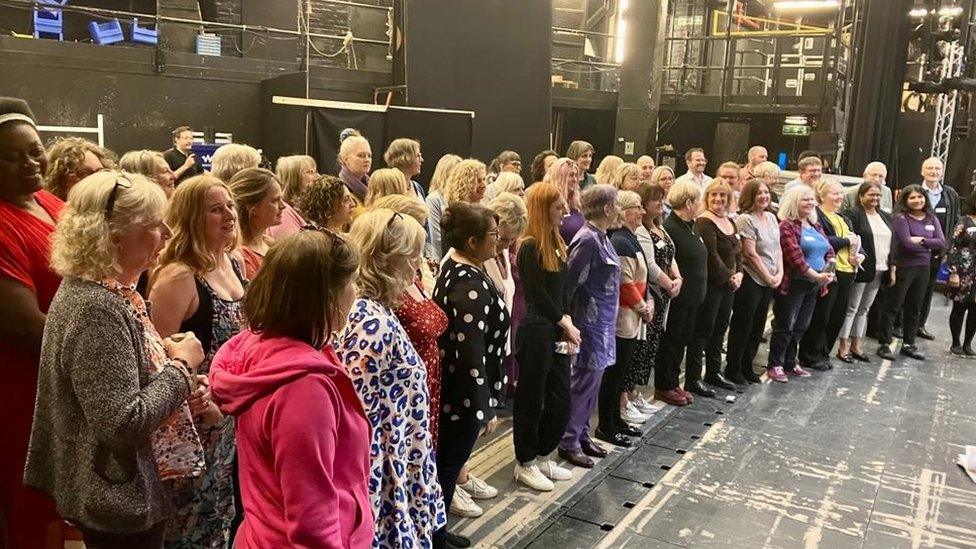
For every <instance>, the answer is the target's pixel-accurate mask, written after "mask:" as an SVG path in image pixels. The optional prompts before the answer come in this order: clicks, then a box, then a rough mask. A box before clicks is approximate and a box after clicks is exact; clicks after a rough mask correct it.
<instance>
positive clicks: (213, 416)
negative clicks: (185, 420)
mask: <svg viewBox="0 0 976 549" xmlns="http://www.w3.org/2000/svg"><path fill="white" fill-rule="evenodd" d="M199 417H200V421H201V422H202V423H203V424H204V425H215V424H216V423H217V422H218V421H220V420H221V419H224V414H222V413H220V408H217V404H215V403H214V401H212V400H211V401H210V402H209V403H207V407H206V408H205V409H204V410H203V411H202V412H200V416H199Z"/></svg>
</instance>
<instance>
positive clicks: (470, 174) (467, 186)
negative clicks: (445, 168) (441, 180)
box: [443, 158, 487, 204]
mask: <svg viewBox="0 0 976 549" xmlns="http://www.w3.org/2000/svg"><path fill="white" fill-rule="evenodd" d="M486 175H487V169H486V168H485V165H484V163H483V162H481V161H480V160H475V159H474V158H467V159H465V160H462V161H461V162H459V163H458V165H457V167H455V168H454V171H452V172H451V178H450V179H448V180H447V185H446V186H445V187H444V191H443V192H444V199H445V200H447V202H448V204H450V203H451V202H470V201H471V197H472V196H473V195H474V194H475V192H476V191H477V187H478V184H479V182H480V180H482V179H483V178H484V177H485V176H486Z"/></svg>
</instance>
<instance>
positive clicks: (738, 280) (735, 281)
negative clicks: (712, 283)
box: [729, 273, 742, 291]
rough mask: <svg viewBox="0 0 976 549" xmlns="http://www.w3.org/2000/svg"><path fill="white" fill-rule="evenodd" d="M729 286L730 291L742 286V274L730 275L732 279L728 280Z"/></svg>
mask: <svg viewBox="0 0 976 549" xmlns="http://www.w3.org/2000/svg"><path fill="white" fill-rule="evenodd" d="M729 285H730V286H732V291H735V290H738V289H739V286H742V273H735V274H734V275H732V278H730V279H729Z"/></svg>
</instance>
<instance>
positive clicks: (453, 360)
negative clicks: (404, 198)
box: [434, 258, 511, 422]
mask: <svg viewBox="0 0 976 549" xmlns="http://www.w3.org/2000/svg"><path fill="white" fill-rule="evenodd" d="M434 302H435V303H437V305H438V306H440V308H441V309H442V310H443V311H444V314H446V315H447V321H448V324H447V330H446V331H445V332H444V333H443V334H442V335H441V337H440V338H439V339H438V340H437V346H438V347H439V348H440V350H441V410H442V411H441V421H459V420H462V419H463V420H466V421H471V420H476V421H479V422H488V421H489V420H491V419H492V418H494V417H495V411H494V407H495V405H497V404H498V402H499V397H500V394H501V390H502V387H504V386H505V385H507V383H508V380H507V379H506V376H505V375H504V373H503V371H502V363H503V361H504V360H505V343H507V342H508V328H509V324H510V322H511V318H510V317H509V313H508V309H507V308H506V307H505V302H504V301H503V300H502V298H501V296H500V295H498V290H496V289H495V284H494V282H492V281H491V279H489V278H488V275H487V274H486V273H485V272H484V271H483V270H481V269H478V268H475V267H472V266H471V265H466V264H464V263H458V262H457V261H454V260H453V259H451V258H448V259H447V260H446V261H445V262H444V264H443V265H442V266H441V272H440V276H438V277H437V284H436V285H435V286H434ZM472 416H473V417H472Z"/></svg>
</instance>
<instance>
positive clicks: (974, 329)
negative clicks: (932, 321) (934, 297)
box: [949, 301, 976, 347]
mask: <svg viewBox="0 0 976 549" xmlns="http://www.w3.org/2000/svg"><path fill="white" fill-rule="evenodd" d="M967 313H968V314H967ZM963 317H965V318H966V340H965V344H964V345H965V346H966V347H969V346H970V345H971V344H972V342H973V336H974V335H976V302H969V303H967V302H964V301H953V302H952V312H951V313H949V330H950V331H952V346H953V347H960V346H962V345H960V343H959V334H961V333H962V319H963Z"/></svg>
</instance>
